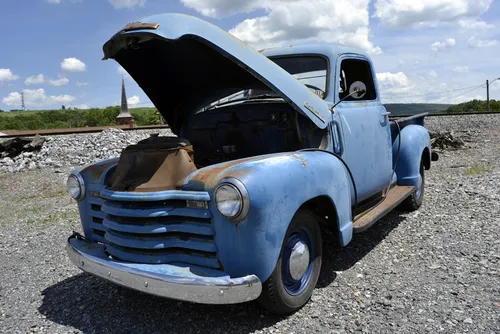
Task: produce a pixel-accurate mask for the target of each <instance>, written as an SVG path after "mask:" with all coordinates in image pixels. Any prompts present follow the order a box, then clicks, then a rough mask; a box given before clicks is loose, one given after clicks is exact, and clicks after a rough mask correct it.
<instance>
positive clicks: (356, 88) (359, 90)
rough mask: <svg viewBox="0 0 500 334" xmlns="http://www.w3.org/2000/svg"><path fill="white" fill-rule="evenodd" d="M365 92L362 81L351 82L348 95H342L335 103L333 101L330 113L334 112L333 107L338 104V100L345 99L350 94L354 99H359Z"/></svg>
mask: <svg viewBox="0 0 500 334" xmlns="http://www.w3.org/2000/svg"><path fill="white" fill-rule="evenodd" d="M365 94H366V85H365V84H364V83H362V82H361V81H355V82H353V83H352V85H351V87H349V95H347V96H345V97H343V98H342V99H341V100H340V101H338V102H337V103H335V104H334V105H333V107H331V108H330V111H331V113H332V114H333V113H334V110H333V108H335V107H336V106H338V104H339V103H340V102H343V101H345V100H346V99H348V98H349V97H351V96H352V97H354V98H355V99H360V98H362V97H363V96H365Z"/></svg>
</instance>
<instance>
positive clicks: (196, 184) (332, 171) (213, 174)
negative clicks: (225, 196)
mask: <svg viewBox="0 0 500 334" xmlns="http://www.w3.org/2000/svg"><path fill="white" fill-rule="evenodd" d="M223 178H236V179H238V180H239V181H241V182H242V183H243V184H244V185H245V187H246V189H247V191H248V194H249V197H250V209H249V211H248V215H247V217H246V218H245V219H243V220H241V221H240V222H239V223H238V224H235V223H233V222H231V221H230V220H228V219H226V218H224V217H223V216H222V215H220V213H219V212H218V210H217V208H216V206H215V203H214V201H211V202H210V209H211V211H212V214H213V222H214V226H215V231H216V236H215V241H216V244H217V248H218V257H219V259H220V261H221V264H222V266H223V267H224V271H225V272H227V273H229V274H230V275H231V276H235V277H239V276H241V275H244V274H247V273H252V274H255V275H257V276H258V277H259V279H260V280H262V281H265V280H267V279H268V278H269V276H270V275H271V273H272V272H273V270H274V268H275V266H276V262H277V260H278V257H279V255H280V251H281V247H282V244H283V241H284V237H285V233H286V231H287V228H288V225H289V224H290V222H291V220H292V218H293V216H294V215H295V213H296V212H297V210H298V209H299V208H300V207H301V206H302V205H303V204H304V203H306V202H307V201H308V200H310V199H312V198H316V197H318V196H327V197H328V198H329V199H330V200H331V201H332V203H333V204H334V206H335V209H336V210H335V211H336V215H337V217H336V218H337V219H336V221H337V224H338V230H339V237H340V243H341V244H342V245H346V244H347V243H349V241H350V240H351V238H352V217H351V194H350V187H351V185H350V179H349V175H348V174H347V171H346V170H345V167H344V166H343V165H342V163H341V162H340V161H339V160H338V159H337V158H335V157H334V156H333V155H331V154H328V153H325V152H296V153H278V154H271V155H265V156H260V157H253V158H248V159H241V160H236V161H231V162H227V163H222V164H218V165H214V166H210V167H207V168H204V169H201V170H198V171H197V172H195V173H193V174H191V175H190V176H189V177H188V179H187V180H186V182H185V185H184V187H183V189H186V190H188V189H189V190H204V191H208V192H209V193H210V197H211V198H215V196H214V189H215V188H216V186H217V184H218V182H219V181H220V180H221V179H223Z"/></svg>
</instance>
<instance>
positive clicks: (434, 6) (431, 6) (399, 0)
mask: <svg viewBox="0 0 500 334" xmlns="http://www.w3.org/2000/svg"><path fill="white" fill-rule="evenodd" d="M492 2H493V0H418V1H415V0H376V2H375V14H374V16H375V17H378V18H379V19H380V20H381V21H382V23H384V24H385V25H387V26H391V27H418V26H438V25H441V24H447V23H453V22H459V21H460V20H474V19H477V18H478V17H479V16H480V15H481V14H483V13H485V12H486V11H487V10H488V9H489V8H490V5H491V3H492ZM485 24H486V23H485Z"/></svg>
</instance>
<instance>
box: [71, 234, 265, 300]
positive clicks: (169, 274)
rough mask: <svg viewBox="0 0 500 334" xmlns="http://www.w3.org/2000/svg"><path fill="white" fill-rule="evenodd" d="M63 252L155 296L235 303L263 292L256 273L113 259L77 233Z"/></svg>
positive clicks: (113, 279) (101, 274) (97, 271)
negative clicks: (234, 275)
mask: <svg viewBox="0 0 500 334" xmlns="http://www.w3.org/2000/svg"><path fill="white" fill-rule="evenodd" d="M66 251H67V252H68V256H69V258H70V260H71V262H73V264H75V265H76V266H77V267H78V268H80V269H81V270H83V271H86V272H88V273H91V274H94V275H96V276H99V277H102V278H104V279H106V280H108V281H110V282H113V283H116V284H120V285H123V286H125V287H128V288H132V289H135V290H139V291H142V292H146V293H149V294H153V295H156V296H161V297H166V298H172V299H177V300H184V301H189V302H195V303H202V304H235V303H242V302H247V301H250V300H253V299H256V298H257V297H259V295H260V292H261V291H262V285H261V282H260V280H259V278H258V277H257V276H255V275H248V276H245V277H238V278H230V277H229V276H228V275H227V274H225V273H223V272H220V271H213V270H212V271H211V272H210V271H207V272H204V271H203V268H198V269H196V268H189V267H179V266H174V265H169V264H161V265H147V264H134V263H128V262H120V261H117V260H113V259H111V258H109V257H108V256H107V255H106V254H105V246H104V245H102V244H99V243H96V242H92V241H88V240H86V239H85V238H83V237H82V236H81V235H79V234H76V233H75V234H73V235H72V236H71V237H70V238H69V239H68V243H67V245H66ZM200 269H201V270H200ZM193 271H196V273H195V272H193ZM200 274H201V275H200Z"/></svg>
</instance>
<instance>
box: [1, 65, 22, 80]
mask: <svg viewBox="0 0 500 334" xmlns="http://www.w3.org/2000/svg"><path fill="white" fill-rule="evenodd" d="M17 79H19V75H16V74H14V73H12V71H11V69H10V68H0V81H12V80H17Z"/></svg>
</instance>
